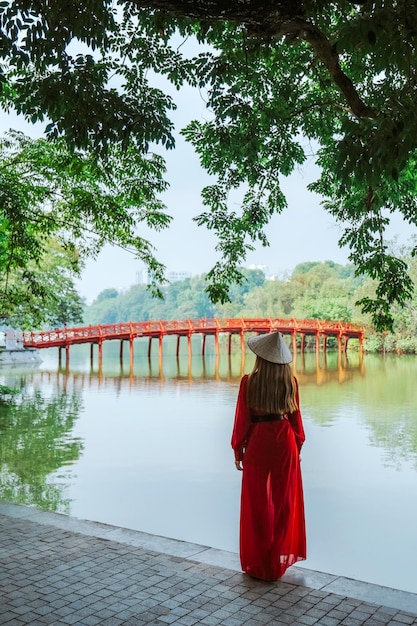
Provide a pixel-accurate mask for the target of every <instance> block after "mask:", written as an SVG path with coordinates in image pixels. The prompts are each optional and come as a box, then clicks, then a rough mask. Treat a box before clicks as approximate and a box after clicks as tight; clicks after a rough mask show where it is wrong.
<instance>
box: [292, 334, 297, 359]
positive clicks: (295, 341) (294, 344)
mask: <svg viewBox="0 0 417 626" xmlns="http://www.w3.org/2000/svg"><path fill="white" fill-rule="evenodd" d="M292 352H293V354H296V353H297V331H296V330H293V331H292Z"/></svg>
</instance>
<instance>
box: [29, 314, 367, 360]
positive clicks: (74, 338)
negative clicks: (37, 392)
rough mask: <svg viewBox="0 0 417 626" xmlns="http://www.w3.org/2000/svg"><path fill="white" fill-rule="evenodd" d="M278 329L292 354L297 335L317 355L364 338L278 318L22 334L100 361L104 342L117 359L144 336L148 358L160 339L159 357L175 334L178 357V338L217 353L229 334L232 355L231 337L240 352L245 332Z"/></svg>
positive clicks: (339, 325) (354, 329)
mask: <svg viewBox="0 0 417 626" xmlns="http://www.w3.org/2000/svg"><path fill="white" fill-rule="evenodd" d="M274 330H279V331H281V332H282V334H283V335H290V336H291V337H292V344H293V345H292V347H293V352H294V353H295V352H296V350H297V336H298V335H299V336H300V338H301V351H302V352H304V350H305V346H306V341H305V339H306V336H308V335H312V336H314V337H315V348H316V351H317V352H318V351H319V350H320V346H321V345H322V349H323V350H324V351H325V350H326V347H327V338H328V337H336V338H337V345H338V350H339V351H342V350H343V351H346V350H347V344H348V340H349V339H351V338H353V339H358V340H359V347H360V350H361V351H362V344H363V338H364V333H365V331H364V328H362V327H360V326H357V325H355V324H350V323H348V322H329V321H321V320H299V319H294V318H291V319H280V318H261V319H247V318H246V319H244V318H237V319H231V318H227V319H219V318H212V319H206V318H202V319H186V320H172V321H170V320H165V321H162V320H158V321H147V322H126V323H117V324H105V325H99V326H84V327H80V328H61V329H55V330H45V331H39V332H25V333H24V336H23V337H24V338H23V341H24V345H25V347H28V348H29V347H30V348H52V347H57V348H59V349H60V356H61V349H62V348H65V351H66V358H67V360H68V359H69V348H70V346H71V345H74V344H82V343H89V344H90V345H91V358H92V356H93V347H94V345H95V344H97V345H98V351H99V359H101V357H102V346H103V342H104V341H111V340H119V341H120V358H122V356H123V343H124V342H125V341H129V346H130V356H131V358H133V342H134V340H135V339H137V338H139V337H147V338H148V339H149V346H148V356H150V354H151V342H152V339H158V340H159V352H160V355H162V341H163V338H164V337H165V336H168V335H175V336H176V337H177V351H176V354H177V356H178V354H179V346H180V339H181V337H187V339H188V351H189V354H191V337H192V336H193V335H196V334H198V335H202V348H201V349H202V354H204V353H205V346H206V338H207V337H208V336H210V335H211V336H213V337H214V341H215V349H216V353H218V352H219V335H220V334H223V333H226V334H227V335H228V352H229V354H230V352H231V339H232V335H239V336H240V342H241V349H242V350H244V348H245V341H244V335H245V333H250V332H254V333H269V332H271V331H274Z"/></svg>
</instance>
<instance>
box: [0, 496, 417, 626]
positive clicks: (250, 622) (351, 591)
mask: <svg viewBox="0 0 417 626" xmlns="http://www.w3.org/2000/svg"><path fill="white" fill-rule="evenodd" d="M0 532H1V534H0V624H1V625H2V626H3V625H4V626H22V625H24V624H30V625H31V626H32V625H33V626H38V625H39V626H40V625H41V624H77V625H78V626H93V625H95V624H100V625H102V626H122V625H123V626H142V625H145V624H146V625H154V626H164V625H166V624H177V625H183V626H194V624H198V625H205V626H217V625H219V626H220V625H221V626H261V625H263V624H265V625H266V626H278V625H291V626H301V625H302V626H309V625H317V626H319V625H320V626H338V625H339V624H340V625H341V626H361V625H364V626H384V625H389V626H404V625H405V624H416V625H417V595H415V594H411V593H406V592H403V591H398V590H395V589H389V588H386V587H380V586H377V585H371V584H368V583H360V582H357V581H354V580H350V579H347V578H342V577H340V576H332V575H328V574H322V573H320V572H314V571H311V570H306V569H304V568H300V567H298V568H297V567H292V568H290V569H289V570H288V572H287V574H286V575H285V576H284V577H283V579H281V580H280V581H279V582H276V583H263V582H259V581H255V580H253V579H251V578H249V577H248V576H245V575H243V574H241V573H240V571H239V563H238V559H237V555H235V554H231V553H225V552H221V551H218V550H214V549H211V548H206V547H204V546H198V545H195V544H189V543H186V542H182V541H175V540H170V539H166V538H163V537H155V536H153V535H148V534H146V533H140V532H136V531H130V530H125V529H121V528H116V527H113V526H108V525H105V524H99V523H95V522H86V521H81V520H77V519H74V518H71V517H66V516H63V515H57V514H54V513H43V512H40V511H37V510H36V509H32V508H28V507H22V506H16V505H12V504H6V503H0Z"/></svg>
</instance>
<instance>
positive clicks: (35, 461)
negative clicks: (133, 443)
mask: <svg viewBox="0 0 417 626" xmlns="http://www.w3.org/2000/svg"><path fill="white" fill-rule="evenodd" d="M80 408H81V399H80V394H79V392H77V391H73V392H71V393H68V394H66V393H62V394H59V395H56V396H54V397H52V398H49V397H45V396H44V395H43V394H42V392H41V391H40V390H34V391H33V392H31V393H26V392H25V389H23V395H22V396H21V397H20V398H18V399H16V400H15V401H14V402H12V403H8V404H2V405H0V499H2V500H6V501H9V502H15V503H19V504H25V505H35V506H37V507H39V508H41V509H45V510H48V511H59V512H62V513H63V512H68V509H69V501H68V500H67V499H65V497H64V494H63V491H64V489H65V485H64V484H59V483H57V482H48V477H50V475H51V474H53V473H54V472H56V471H57V470H60V469H61V468H62V469H63V468H65V467H66V466H68V465H71V464H72V463H73V462H74V461H76V460H77V459H78V458H79V456H80V452H81V450H82V448H83V444H82V441H81V440H80V439H79V438H78V437H74V436H73V435H72V430H73V427H74V424H75V422H76V420H77V418H78V416H79V413H80ZM64 471H65V470H64V469H63V472H64Z"/></svg>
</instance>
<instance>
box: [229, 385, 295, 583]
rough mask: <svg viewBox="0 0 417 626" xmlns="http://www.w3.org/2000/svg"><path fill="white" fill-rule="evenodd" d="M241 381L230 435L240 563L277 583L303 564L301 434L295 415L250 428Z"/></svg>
mask: <svg viewBox="0 0 417 626" xmlns="http://www.w3.org/2000/svg"><path fill="white" fill-rule="evenodd" d="M247 381H248V376H244V377H243V378H242V380H241V383H240V389H239V395H238V399H237V405H236V415H235V423H234V428H233V435H232V448H233V449H234V452H235V457H236V459H237V460H238V461H243V477H242V496H241V510H240V561H241V564H242V569H243V571H244V572H246V573H247V574H249V575H250V576H253V577H254V578H260V579H262V580H277V579H278V578H280V577H281V576H282V575H283V574H284V572H285V570H286V569H287V568H288V567H289V566H290V565H293V564H294V563H296V562H297V561H302V560H305V558H306V533H305V519H304V498H303V485H302V478H301V468H300V450H301V446H302V445H303V443H304V439H305V435H304V428H303V423H302V419H301V413H300V411H299V410H298V411H295V412H294V413H289V414H288V415H287V417H286V419H283V420H278V421H270V422H256V423H251V413H250V410H249V407H248V406H247V402H246V387H247ZM297 404H298V386H297Z"/></svg>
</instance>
